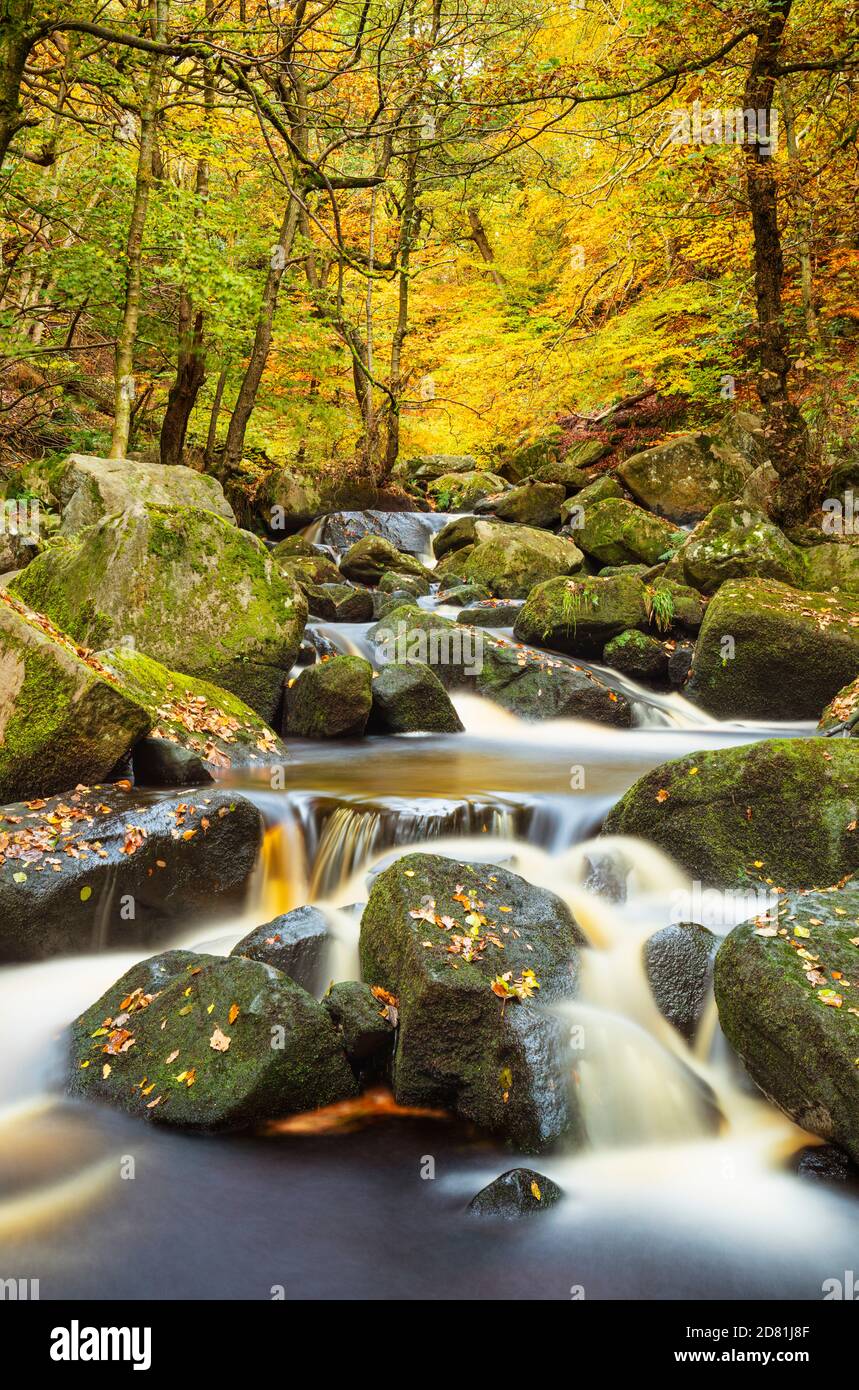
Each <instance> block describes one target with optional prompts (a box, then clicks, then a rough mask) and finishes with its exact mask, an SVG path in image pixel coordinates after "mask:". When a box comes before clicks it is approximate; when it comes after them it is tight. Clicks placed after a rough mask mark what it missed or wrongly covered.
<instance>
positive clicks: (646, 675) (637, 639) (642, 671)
mask: <svg viewBox="0 0 859 1390" xmlns="http://www.w3.org/2000/svg"><path fill="white" fill-rule="evenodd" d="M602 659H603V661H604V662H605V664H606V666H611V668H612V670H614V671H620V673H621V675H624V676H629V677H630V679H631V680H634V681H650V682H654V681H655V682H657V683H661V682H663V681H666V680H667V679H668V652H667V651H666V650H665V647H664V646H663V645H662V643H661V642H657V641H656V638H655V637H649V636H648V635H647V634H646V633H644V632H639V631H638V630H637V629H635V628H633V629H631V630H630V631H628V632H621V633H619V635H618V636H617V637H613V638H612V639H611V641H610V642H606V644H605V647H604V649H603V654H602Z"/></svg>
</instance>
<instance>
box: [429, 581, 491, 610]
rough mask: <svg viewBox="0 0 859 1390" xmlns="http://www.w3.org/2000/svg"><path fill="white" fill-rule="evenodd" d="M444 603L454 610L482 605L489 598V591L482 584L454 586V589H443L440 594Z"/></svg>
mask: <svg viewBox="0 0 859 1390" xmlns="http://www.w3.org/2000/svg"><path fill="white" fill-rule="evenodd" d="M439 598H440V599H441V601H442V603H447V604H449V605H451V606H452V607H453V608H464V607H466V606H467V605H468V604H469V603H480V602H482V601H484V600H486V599H488V598H489V591H488V590H487V589H484V587H483V585H482V584H454V585H453V587H452V588H450V589H447V588H442V589H441V590H440V592H439Z"/></svg>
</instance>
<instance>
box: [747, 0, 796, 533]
mask: <svg viewBox="0 0 859 1390" xmlns="http://www.w3.org/2000/svg"><path fill="white" fill-rule="evenodd" d="M791 5H792V0H777V3H776V4H775V5H774V7H773V8H772V9H771V11H770V15H769V18H768V20H767V22H766V24H765V25H764V26H763V27H762V28H761V29H760V30H759V31H758V33H757V42H756V45H755V52H754V56H753V58H752V65H751V68H750V69H749V74H748V78H747V81H746V88H745V93H744V97H743V105H744V107H745V108H746V109H747V110H748V109H751V110H752V111H756V112H766V113H767V119H768V120H770V121H771V118H772V102H773V96H774V93H775V85H776V67H777V64H778V61H779V55H780V51H781V44H782V39H783V36H784V30H785V27H786V25H787V21H788V17H789V15H790V11H791ZM759 119H760V117H759ZM767 150H769V153H767V152H766V151H767ZM744 151H745V162H746V187H747V190H748V198H749V208H750V211H751V216H752V231H753V234H754V268H755V300H756V305H757V320H758V336H759V349H758V352H759V370H758V376H757V390H758V395H759V397H760V400H761V405H762V406H763V408H764V414H765V417H766V419H765V425H766V435H767V439H768V441H769V449H770V455H771V458H772V463H773V467H774V468H775V470H776V472H777V473H778V475H779V484H778V488H777V489H776V498H775V504H774V509H773V515H774V519H775V520H776V521H777V522H779V524H780V525H782V526H790V525H795V524H797V523H798V522H800V521H804V520H805V518H806V517H807V516H808V513H809V511H810V510H811V506H812V502H813V497H812V489H811V482H810V479H809V474H808V464H809V441H808V432H807V430H806V428H805V422H804V421H803V419H802V416H801V415H800V413H799V411H798V409H797V407H796V406H795V405H794V403H793V401H792V400H791V398H790V392H789V390H788V376H789V374H790V368H791V352H790V339H789V335H788V332H787V328H786V325H785V322H784V310H783V304H782V296H781V285H782V276H783V273H784V262H783V256H782V245H781V234H780V231H779V222H778V204H777V191H778V189H777V181H776V171H775V162H774V159H773V157H772V156H773V151H772V147H771V146H764V147H762V146H761V144H760V142H757V143H754V144H753V143H751V142H749V143H748V144H746V145H745V147H744Z"/></svg>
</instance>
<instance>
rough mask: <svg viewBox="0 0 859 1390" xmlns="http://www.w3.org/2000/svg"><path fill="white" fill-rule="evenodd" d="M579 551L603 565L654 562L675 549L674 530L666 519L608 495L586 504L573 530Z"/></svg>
mask: <svg viewBox="0 0 859 1390" xmlns="http://www.w3.org/2000/svg"><path fill="white" fill-rule="evenodd" d="M576 542H577V544H578V545H579V546H581V548H582V550H583V551H584V552H585V553H586V554H587V555H590V556H592V557H593V558H594V559H595V560H600V561H602V563H603V564H604V565H626V564H634V563H635V562H636V561H642V562H643V563H644V564H647V565H655V564H656V562H657V560H659V559H661V558H662V556H663V555H665V554H667V553H668V552H670V551H672V550H673V549H676V546H677V543H678V533H677V532H676V530H675V528H674V527H673V526H670V525H669V524H668V522H667V521H663V520H661V518H659V517H657V516H654V515H653V514H652V513H651V512H645V511H643V510H642V509H641V507H636V505H635V503H634V502H627V501H626V500H625V499H624V498H617V497H609V498H606V499H605V500H604V501H602V502H595V503H594V504H593V505H591V506H589V507H587V509H586V511H585V515H584V518H583V521H582V525H581V526H579V528H578V530H577V531H576Z"/></svg>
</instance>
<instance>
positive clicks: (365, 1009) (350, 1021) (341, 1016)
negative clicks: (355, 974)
mask: <svg viewBox="0 0 859 1390" xmlns="http://www.w3.org/2000/svg"><path fill="white" fill-rule="evenodd" d="M322 1007H323V1009H324V1010H325V1012H326V1013H327V1014H328V1016H329V1018H330V1019H331V1021H332V1023H333V1024H334V1027H335V1028H336V1029H337V1032H338V1033H339V1035H340V1038H341V1039H342V1042H343V1047H344V1048H345V1050H346V1056H347V1057H348V1058H349V1063H350V1066H351V1067H352V1069H353V1071H355V1072H357V1073H359V1074H365V1073H366V1072H367V1071H368V1070H370V1069H372V1071H374V1072H378V1071H379V1070H380V1069H381V1068H382V1067H383V1066H384V1065H385V1064H386V1063H387V1061H388V1059H389V1057H390V1056H391V1053H392V1052H393V1047H394V1036H395V1033H396V1020H397V1011H396V1009H395V1008H393V1007H392V1006H391V1005H389V1004H386V1003H384V1002H383V1001H382V1000H380V999H377V998H376V996H375V995H374V994H373V992H372V990H371V989H370V986H369V985H362V984H360V983H359V982H358V981H357V980H348V981H344V982H342V983H340V984H336V985H332V986H331V988H330V989H329V991H328V993H327V994H326V995H325V997H324V999H323V1000H322Z"/></svg>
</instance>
